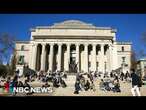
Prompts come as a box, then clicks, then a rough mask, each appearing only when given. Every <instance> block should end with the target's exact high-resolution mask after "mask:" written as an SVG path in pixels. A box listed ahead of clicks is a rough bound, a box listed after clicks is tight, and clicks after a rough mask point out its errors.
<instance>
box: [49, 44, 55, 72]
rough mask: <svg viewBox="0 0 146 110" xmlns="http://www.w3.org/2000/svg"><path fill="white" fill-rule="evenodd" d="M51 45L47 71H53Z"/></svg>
mask: <svg viewBox="0 0 146 110" xmlns="http://www.w3.org/2000/svg"><path fill="white" fill-rule="evenodd" d="M53 46H54V45H53V44H50V55H49V71H52V69H53V53H54V52H53Z"/></svg>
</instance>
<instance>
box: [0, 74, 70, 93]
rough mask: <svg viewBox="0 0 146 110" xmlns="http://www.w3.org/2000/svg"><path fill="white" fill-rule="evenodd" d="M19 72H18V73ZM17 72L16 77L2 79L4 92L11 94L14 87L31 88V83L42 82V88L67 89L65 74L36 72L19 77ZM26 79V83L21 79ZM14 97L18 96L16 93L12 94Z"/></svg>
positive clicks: (0, 84)
mask: <svg viewBox="0 0 146 110" xmlns="http://www.w3.org/2000/svg"><path fill="white" fill-rule="evenodd" d="M17 72H18V71H17ZM17 72H16V75H15V76H14V77H0V88H4V90H5V91H4V92H6V93H10V92H11V91H13V90H11V89H13V88H14V87H28V88H31V84H30V83H31V82H34V81H40V82H42V83H43V84H42V87H50V86H52V87H54V88H58V87H63V88H65V87H67V84H66V83H65V80H64V79H65V78H67V75H66V74H65V73H64V72H60V71H56V72H52V73H51V72H48V73H47V72H43V71H40V72H36V74H27V75H24V76H21V77H20V76H19V75H18V74H17ZM22 77H23V78H24V81H23V80H22V79H21V78H22ZM12 93H13V94H12V95H16V94H17V93H16V92H12ZM32 94H33V93H27V94H26V95H32Z"/></svg>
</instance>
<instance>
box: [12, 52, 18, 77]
mask: <svg viewBox="0 0 146 110" xmlns="http://www.w3.org/2000/svg"><path fill="white" fill-rule="evenodd" d="M16 63H17V59H16V50H14V52H13V56H12V58H11V64H10V75H14V73H15V70H16Z"/></svg>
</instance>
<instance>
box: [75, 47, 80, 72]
mask: <svg viewBox="0 0 146 110" xmlns="http://www.w3.org/2000/svg"><path fill="white" fill-rule="evenodd" d="M79 51H80V50H79V44H76V64H77V72H79V64H80V62H79V54H80V53H79Z"/></svg>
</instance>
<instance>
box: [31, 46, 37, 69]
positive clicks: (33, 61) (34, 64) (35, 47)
mask: <svg viewBox="0 0 146 110" xmlns="http://www.w3.org/2000/svg"><path fill="white" fill-rule="evenodd" d="M32 46H33V47H32V50H33V52H32V69H34V70H35V69H36V60H37V59H36V57H37V44H33V45H32Z"/></svg>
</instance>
